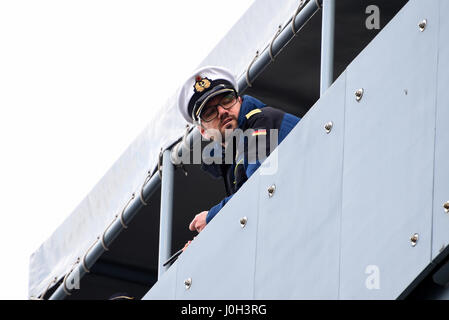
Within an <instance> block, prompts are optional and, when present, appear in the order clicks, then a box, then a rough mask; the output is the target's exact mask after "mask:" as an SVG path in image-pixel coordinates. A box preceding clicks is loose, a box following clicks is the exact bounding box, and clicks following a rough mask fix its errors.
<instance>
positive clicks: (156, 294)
mask: <svg viewBox="0 0 449 320" xmlns="http://www.w3.org/2000/svg"><path fill="white" fill-rule="evenodd" d="M177 270H178V265H177V264H176V263H174V264H173V265H172V266H171V267H170V268H169V269H168V270H167V271H165V272H164V274H163V275H162V277H161V278H160V279H159V281H158V282H156V284H155V285H154V286H153V287H152V288H151V290H150V291H148V293H147V294H146V295H145V296H144V297H143V298H142V300H174V299H175V297H176V292H175V287H176V281H177V278H176V275H177Z"/></svg>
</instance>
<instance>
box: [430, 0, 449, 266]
mask: <svg viewBox="0 0 449 320" xmlns="http://www.w3.org/2000/svg"><path fill="white" fill-rule="evenodd" d="M439 2H440V9H439V12H440V30H439V35H440V36H439V59H438V96H437V115H436V138H435V187H434V188H435V191H434V208H433V242H432V258H435V257H436V256H437V255H438V254H439V253H440V250H441V249H442V248H443V246H447V245H448V244H449V232H448V230H449V214H447V213H446V212H445V211H444V209H443V204H444V203H445V202H446V201H449V187H448V185H449V183H448V181H449V165H448V163H449V130H448V119H449V91H448V88H447V87H448V85H449V73H448V70H449V43H448V41H447V37H448V35H449V20H448V19H447V16H446V15H447V13H448V12H449V1H445V0H440V1H439Z"/></svg>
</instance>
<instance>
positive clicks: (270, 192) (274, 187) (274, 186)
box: [268, 184, 276, 198]
mask: <svg viewBox="0 0 449 320" xmlns="http://www.w3.org/2000/svg"><path fill="white" fill-rule="evenodd" d="M275 191H276V185H274V184H273V185H272V186H271V187H269V188H268V196H269V197H270V198H271V197H272V196H273V194H274V192H275Z"/></svg>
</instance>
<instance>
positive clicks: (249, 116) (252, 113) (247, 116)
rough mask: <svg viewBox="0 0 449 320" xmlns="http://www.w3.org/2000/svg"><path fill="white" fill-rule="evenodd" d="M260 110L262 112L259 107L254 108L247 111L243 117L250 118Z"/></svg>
mask: <svg viewBox="0 0 449 320" xmlns="http://www.w3.org/2000/svg"><path fill="white" fill-rule="evenodd" d="M260 112H262V110H260V109H254V110H252V111H250V112H248V113H247V114H246V116H245V117H246V119H249V118H251V117H252V116H253V115H255V114H256V113H260Z"/></svg>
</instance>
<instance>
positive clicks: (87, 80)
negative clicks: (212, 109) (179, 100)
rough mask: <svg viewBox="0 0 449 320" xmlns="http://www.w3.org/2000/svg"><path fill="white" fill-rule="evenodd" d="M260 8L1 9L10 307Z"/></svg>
mask: <svg viewBox="0 0 449 320" xmlns="http://www.w3.org/2000/svg"><path fill="white" fill-rule="evenodd" d="M252 3H253V0H226V1H223V0H207V1H182V0H175V1H149V0H147V1H131V0H127V1H124V0H122V1H113V0H107V1H100V0H89V1H84V0H77V1H62V0H58V1H47V0H39V1H36V0H33V1H19V0H14V1H12V0H11V1H7V0H0V111H1V113H0V146H1V154H0V200H1V203H0V206H1V208H2V209H1V226H2V228H1V232H0V246H1V247H0V248H1V256H2V258H1V263H0V266H1V267H0V286H1V289H0V299H26V298H27V296H28V267H29V257H30V255H31V254H32V253H33V252H34V251H35V250H36V249H37V248H38V247H39V246H40V245H41V243H42V242H44V241H45V240H46V239H47V238H48V237H49V236H50V235H51V234H52V232H53V231H54V230H55V229H56V228H57V227H58V226H59V225H60V224H61V223H62V222H63V221H64V219H65V218H66V217H67V216H68V215H69V214H70V213H71V212H72V211H73V210H74V209H75V207H76V206H77V205H78V203H79V202H81V200H82V199H83V198H84V197H85V196H86V195H87V193H88V192H89V191H90V190H91V189H92V188H93V187H94V185H95V184H96V183H97V182H98V181H99V180H100V178H101V177H102V176H103V175H104V174H105V173H106V171H107V170H108V169H109V168H110V167H111V166H112V164H113V163H114V162H115V161H116V159H118V157H119V156H120V155H121V154H122V152H123V151H124V150H125V149H126V148H127V147H128V145H129V144H130V143H131V142H132V141H133V140H134V138H135V137H136V136H137V135H138V134H139V133H140V132H141V131H142V130H143V128H144V127H145V125H146V124H147V121H148V119H149V117H150V115H151V114H152V112H153V110H155V109H157V108H159V107H160V106H161V105H163V104H164V103H165V102H166V100H167V99H168V98H169V97H170V96H171V95H172V94H173V93H174V92H175V90H176V88H177V87H178V86H179V85H180V84H181V82H182V81H183V80H184V79H185V78H186V77H187V76H188V75H189V74H190V73H191V72H192V71H193V70H194V69H195V68H196V67H197V66H198V65H199V63H200V62H201V61H202V60H203V59H204V58H205V57H206V56H207V54H208V53H209V52H210V51H211V50H212V49H213V48H214V46H215V45H216V44H217V43H218V42H219V40H220V39H221V38H222V37H223V36H224V35H225V34H226V32H227V31H228V30H229V29H230V28H231V27H232V26H233V24H234V23H235V22H236V21H237V20H238V19H239V18H240V16H241V15H242V14H243V13H244V12H245V10H246V9H247V8H248V7H249V6H250V5H251V4H252ZM196 38H202V39H204V41H202V42H201V43H198V42H197V41H195V45H194V46H193V45H192V44H191V41H192V39H196Z"/></svg>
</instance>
